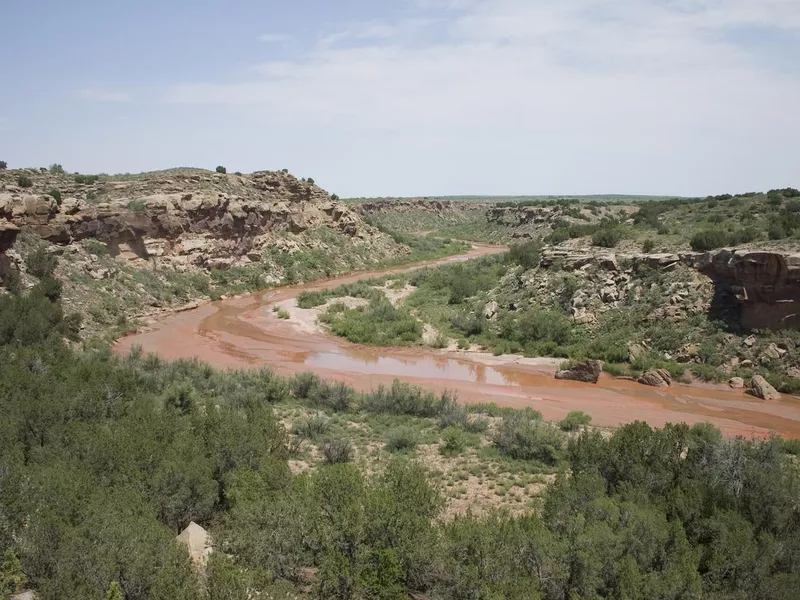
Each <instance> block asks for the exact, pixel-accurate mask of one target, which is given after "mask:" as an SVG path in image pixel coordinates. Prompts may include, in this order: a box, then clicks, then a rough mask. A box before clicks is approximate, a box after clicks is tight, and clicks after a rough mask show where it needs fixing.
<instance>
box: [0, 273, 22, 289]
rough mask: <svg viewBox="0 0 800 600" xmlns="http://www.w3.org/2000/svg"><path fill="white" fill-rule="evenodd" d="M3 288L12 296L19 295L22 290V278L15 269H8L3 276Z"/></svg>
mask: <svg viewBox="0 0 800 600" xmlns="http://www.w3.org/2000/svg"><path fill="white" fill-rule="evenodd" d="M2 281H3V286H4V287H5V288H6V290H8V291H9V292H10V293H12V294H19V292H20V290H21V289H22V277H21V276H20V274H19V271H17V270H16V269H9V270H8V271H6V273H5V275H3V279H2Z"/></svg>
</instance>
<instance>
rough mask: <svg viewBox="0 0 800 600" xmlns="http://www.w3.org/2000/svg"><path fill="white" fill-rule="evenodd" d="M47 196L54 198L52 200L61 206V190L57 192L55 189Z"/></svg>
mask: <svg viewBox="0 0 800 600" xmlns="http://www.w3.org/2000/svg"><path fill="white" fill-rule="evenodd" d="M47 194H48V195H49V196H52V198H53V199H54V200H55V201H56V204H57V205H58V206H61V190H57V189H55V188H53V189H52V190H50V191H49V192H47Z"/></svg>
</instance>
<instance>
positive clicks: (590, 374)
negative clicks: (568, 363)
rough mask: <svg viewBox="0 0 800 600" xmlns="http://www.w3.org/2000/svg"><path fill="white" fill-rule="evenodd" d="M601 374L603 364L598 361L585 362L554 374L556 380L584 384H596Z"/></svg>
mask: <svg viewBox="0 0 800 600" xmlns="http://www.w3.org/2000/svg"><path fill="white" fill-rule="evenodd" d="M602 372H603V363H602V361H599V360H586V361H583V362H580V363H578V364H576V365H573V366H572V367H571V368H569V369H561V370H560V371H558V372H556V379H569V380H572V381H582V382H584V383H597V381H598V380H599V379H600V373H602Z"/></svg>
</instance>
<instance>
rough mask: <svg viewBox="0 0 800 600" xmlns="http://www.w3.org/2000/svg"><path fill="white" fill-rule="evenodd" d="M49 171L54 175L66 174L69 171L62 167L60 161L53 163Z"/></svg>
mask: <svg viewBox="0 0 800 600" xmlns="http://www.w3.org/2000/svg"><path fill="white" fill-rule="evenodd" d="M49 171H50V173H51V174H52V175H66V173H67V172H66V171H65V170H64V167H62V166H61V165H60V164H58V163H53V164H52V165H50V169H49Z"/></svg>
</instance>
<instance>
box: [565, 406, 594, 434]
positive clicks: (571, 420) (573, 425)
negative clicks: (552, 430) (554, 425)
mask: <svg viewBox="0 0 800 600" xmlns="http://www.w3.org/2000/svg"><path fill="white" fill-rule="evenodd" d="M591 422H592V417H590V416H589V415H587V414H586V413H585V412H583V411H580V410H577V411H572V412H571V413H569V414H568V415H567V416H566V417H564V418H563V419H562V420H561V422H560V423H559V424H558V426H559V427H560V428H561V430H562V431H577V430H578V429H580V428H581V427H582V426H584V425H588V424H589V423H591Z"/></svg>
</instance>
